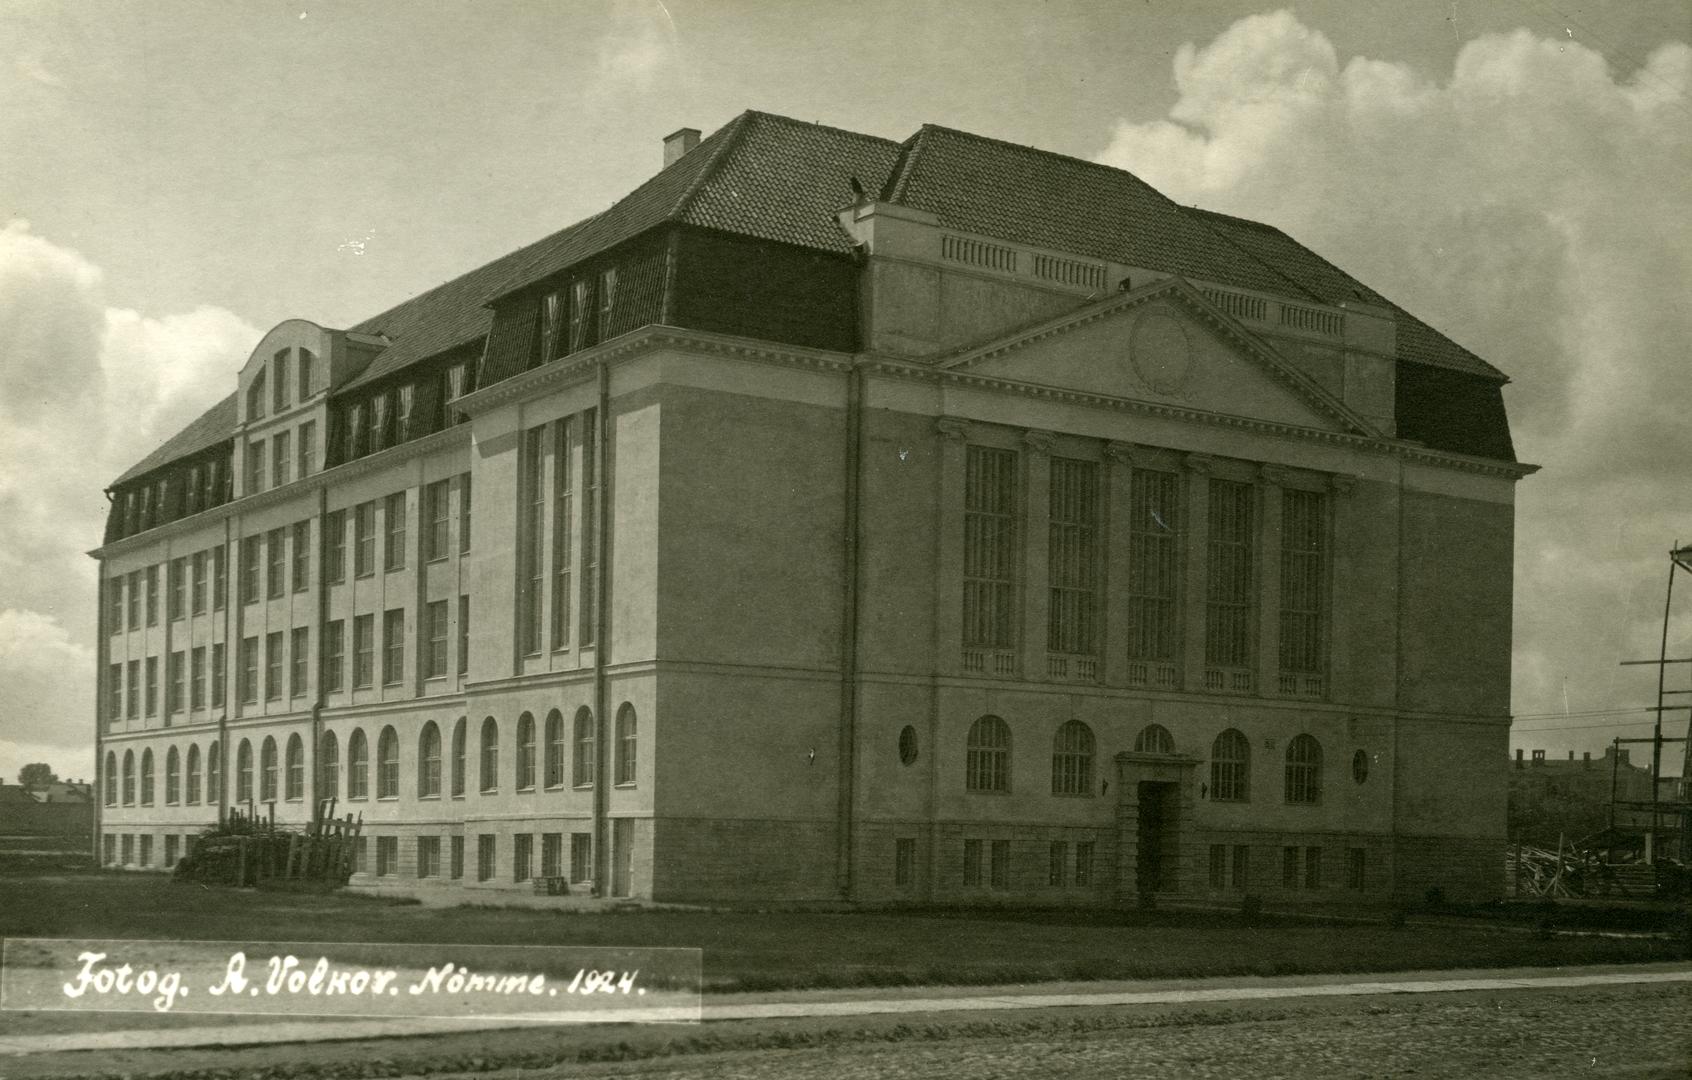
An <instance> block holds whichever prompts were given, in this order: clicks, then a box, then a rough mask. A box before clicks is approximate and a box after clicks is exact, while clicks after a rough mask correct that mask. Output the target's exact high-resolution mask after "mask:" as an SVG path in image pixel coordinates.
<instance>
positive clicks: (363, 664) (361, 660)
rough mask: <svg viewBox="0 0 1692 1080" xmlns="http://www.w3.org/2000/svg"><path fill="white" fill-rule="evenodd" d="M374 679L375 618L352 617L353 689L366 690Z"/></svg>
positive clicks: (370, 616) (369, 616)
mask: <svg viewBox="0 0 1692 1080" xmlns="http://www.w3.org/2000/svg"><path fill="white" fill-rule="evenodd" d="M375 678H376V616H374V615H355V616H353V689H355V690H365V689H368V688H369V687H370V685H371V683H372V682H374V681H375Z"/></svg>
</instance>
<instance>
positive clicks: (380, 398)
mask: <svg viewBox="0 0 1692 1080" xmlns="http://www.w3.org/2000/svg"><path fill="white" fill-rule="evenodd" d="M387 439H388V395H387V394H385V393H382V394H377V395H376V396H375V397H373V398H371V399H370V452H371V453H372V454H374V453H376V451H378V450H382V449H385V448H386V447H387V445H388V441H387Z"/></svg>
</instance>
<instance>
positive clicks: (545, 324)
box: [453, 291, 564, 397]
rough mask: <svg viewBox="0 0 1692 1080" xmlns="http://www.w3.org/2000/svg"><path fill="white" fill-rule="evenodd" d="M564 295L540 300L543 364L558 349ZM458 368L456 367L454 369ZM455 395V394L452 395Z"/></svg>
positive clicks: (554, 293)
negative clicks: (560, 310) (560, 312)
mask: <svg viewBox="0 0 1692 1080" xmlns="http://www.w3.org/2000/svg"><path fill="white" fill-rule="evenodd" d="M563 302H564V297H563V296H562V295H560V294H559V293H558V292H556V291H554V292H549V293H547V294H546V296H545V297H544V298H543V299H542V300H541V329H540V360H539V362H540V363H542V364H544V363H546V362H547V361H549V360H552V359H553V358H554V357H555V356H556V355H557V349H558V316H559V308H560V307H561V306H562V305H563ZM455 370H458V369H455ZM453 396H454V397H457V396H458V395H457V394H454V395H453Z"/></svg>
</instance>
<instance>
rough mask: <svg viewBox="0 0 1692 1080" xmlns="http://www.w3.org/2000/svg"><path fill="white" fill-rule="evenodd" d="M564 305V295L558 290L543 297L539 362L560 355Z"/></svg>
mask: <svg viewBox="0 0 1692 1080" xmlns="http://www.w3.org/2000/svg"><path fill="white" fill-rule="evenodd" d="M563 306H564V296H563V294H562V293H560V292H558V291H557V290H554V291H552V292H549V293H547V294H546V295H545V296H543V297H542V298H541V313H540V354H539V356H538V357H537V360H536V362H537V363H541V364H544V363H546V362H547V361H549V360H551V359H553V358H554V357H555V356H557V355H558V328H559V324H560V321H561V318H562V315H563V311H562V308H563Z"/></svg>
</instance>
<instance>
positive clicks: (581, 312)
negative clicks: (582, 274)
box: [570, 279, 593, 352]
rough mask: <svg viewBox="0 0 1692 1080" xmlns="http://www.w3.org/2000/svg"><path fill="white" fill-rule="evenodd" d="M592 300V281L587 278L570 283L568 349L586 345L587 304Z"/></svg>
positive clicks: (581, 347)
mask: <svg viewBox="0 0 1692 1080" xmlns="http://www.w3.org/2000/svg"><path fill="white" fill-rule="evenodd" d="M592 301H593V283H592V282H590V281H587V280H585V279H584V280H582V281H575V282H572V283H571V284H570V351H571V352H576V351H578V350H580V349H585V348H587V346H588V339H587V338H588V327H589V326H590V325H592V324H591V323H589V322H588V305H589V304H590V303H592Z"/></svg>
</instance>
